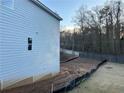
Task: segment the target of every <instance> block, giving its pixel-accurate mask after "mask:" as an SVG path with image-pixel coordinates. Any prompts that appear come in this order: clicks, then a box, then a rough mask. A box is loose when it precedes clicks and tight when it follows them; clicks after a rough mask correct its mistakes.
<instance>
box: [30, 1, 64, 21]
mask: <svg viewBox="0 0 124 93" xmlns="http://www.w3.org/2000/svg"><path fill="white" fill-rule="evenodd" d="M31 1H32V2H33V3H35V4H36V5H37V6H38V7H40V8H41V9H43V10H44V11H46V12H47V13H49V14H50V15H51V16H53V17H54V18H56V19H57V20H59V21H61V20H63V19H62V18H61V17H60V16H59V15H58V14H57V13H55V12H53V11H52V10H51V9H49V8H48V7H47V6H45V5H44V4H43V3H41V1H39V0H31Z"/></svg>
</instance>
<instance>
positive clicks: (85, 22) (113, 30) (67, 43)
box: [61, 0, 124, 55]
mask: <svg viewBox="0 0 124 93" xmlns="http://www.w3.org/2000/svg"><path fill="white" fill-rule="evenodd" d="M74 23H75V25H76V26H78V27H79V28H75V29H74V30H73V32H72V31H71V32H69V31H66V30H62V31H61V48H65V49H71V50H75V51H81V52H93V53H103V54H117V55H120V54H124V3H123V0H116V1H114V0H112V1H109V2H107V3H105V4H104V5H103V6H96V7H95V8H92V9H87V8H86V7H84V6H82V7H81V8H80V9H79V10H78V11H77V12H76V16H75V18H74Z"/></svg>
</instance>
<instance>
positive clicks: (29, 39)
mask: <svg viewBox="0 0 124 93" xmlns="http://www.w3.org/2000/svg"><path fill="white" fill-rule="evenodd" d="M28 50H32V38H30V37H29V38H28Z"/></svg>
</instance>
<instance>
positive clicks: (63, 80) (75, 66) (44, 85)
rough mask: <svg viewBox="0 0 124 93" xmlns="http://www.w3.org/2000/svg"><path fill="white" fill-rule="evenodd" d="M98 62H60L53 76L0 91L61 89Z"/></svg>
mask: <svg viewBox="0 0 124 93" xmlns="http://www.w3.org/2000/svg"><path fill="white" fill-rule="evenodd" d="M67 58H68V57H67ZM67 58H66V59H67ZM98 64H99V61H97V60H92V59H84V58H76V59H74V60H71V61H69V62H64V63H61V67H60V68H61V70H60V73H58V75H56V76H55V77H53V78H49V79H46V80H42V81H38V82H35V83H33V84H30V85H25V86H21V87H18V88H13V89H9V90H5V91H2V93H52V92H53V91H56V90H59V89H61V88H62V87H63V86H67V85H68V83H70V81H71V80H73V79H75V78H77V77H80V76H82V75H84V74H86V73H87V72H90V71H91V69H93V68H96V66H97V65H98ZM74 93H78V92H74ZM81 93H82V92H81Z"/></svg>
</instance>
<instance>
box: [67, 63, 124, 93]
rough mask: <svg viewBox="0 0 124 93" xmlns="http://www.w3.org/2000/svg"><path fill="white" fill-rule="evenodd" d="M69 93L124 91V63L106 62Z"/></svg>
mask: <svg viewBox="0 0 124 93" xmlns="http://www.w3.org/2000/svg"><path fill="white" fill-rule="evenodd" d="M68 93H124V64H117V63H106V64H105V65H104V66H102V67H100V68H99V69H98V70H97V72H96V73H94V74H93V76H92V77H91V78H89V79H88V80H87V81H85V82H83V83H82V84H81V85H79V86H78V87H76V88H75V89H74V90H72V91H70V92H68Z"/></svg>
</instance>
